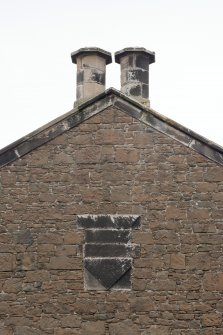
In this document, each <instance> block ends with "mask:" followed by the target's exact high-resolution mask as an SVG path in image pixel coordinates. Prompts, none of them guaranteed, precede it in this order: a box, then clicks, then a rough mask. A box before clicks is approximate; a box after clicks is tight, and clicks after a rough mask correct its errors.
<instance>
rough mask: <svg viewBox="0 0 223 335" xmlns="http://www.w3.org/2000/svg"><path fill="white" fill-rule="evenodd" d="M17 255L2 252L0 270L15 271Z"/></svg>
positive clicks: (0, 254)
mask: <svg viewBox="0 0 223 335" xmlns="http://www.w3.org/2000/svg"><path fill="white" fill-rule="evenodd" d="M14 268H15V256H14V255H13V254H10V253H0V271H13V269H14Z"/></svg>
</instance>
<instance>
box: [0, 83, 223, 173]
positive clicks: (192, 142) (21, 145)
mask: <svg viewBox="0 0 223 335" xmlns="http://www.w3.org/2000/svg"><path fill="white" fill-rule="evenodd" d="M110 106H114V107H116V108H118V109H119V110H121V111H122V112H124V113H127V114H128V115H130V116H132V117H133V118H135V119H137V120H139V121H140V122H142V123H144V124H145V125H147V126H150V127H152V128H154V129H156V130H157V131H159V132H161V133H163V134H165V135H167V136H169V137H171V138H173V139H175V140H176V141H178V142H180V143H182V144H183V145H185V146H186V147H188V148H191V149H192V150H194V151H196V152H198V153H199V154H201V155H203V156H205V157H207V158H209V159H210V160H212V161H214V162H216V163H218V164H219V165H223V148H222V147H221V146H219V145H217V144H215V143H214V142H212V141H209V140H208V139H206V138H204V137H202V136H200V135H199V134H197V133H195V132H193V131H192V130H190V129H189V128H186V127H184V126H182V125H180V124H178V123H177V122H175V121H173V120H171V119H169V118H166V117H164V116H163V115H161V114H159V113H157V112H156V111H154V110H152V109H151V108H148V107H145V106H144V105H142V104H141V103H138V102H137V101H135V100H133V99H131V98H129V97H127V96H126V95H125V94H123V93H121V92H120V91H118V90H116V89H114V88H109V89H107V90H106V91H105V92H103V93H101V94H99V95H97V96H96V97H94V98H92V99H89V100H87V101H85V102H83V103H80V104H79V103H78V102H77V103H76V104H75V106H74V108H73V109H72V110H71V111H69V112H68V113H66V114H63V115H62V116H60V117H58V118H56V119H55V120H53V121H51V122H49V123H47V124H46V125H44V126H43V127H41V128H39V129H37V130H35V131H33V132H31V133H30V134H28V135H26V136H24V137H22V138H21V139H19V140H17V141H16V142H13V143H12V144H9V145H8V146H6V147H5V148H3V149H1V150H0V167H3V166H5V165H7V164H9V163H11V162H13V161H15V160H17V159H18V158H21V157H22V156H24V155H25V154H27V153H29V152H31V151H33V150H34V149H36V148H38V147H40V146H42V145H44V144H45V143H47V142H49V141H50V140H52V139H54V138H56V137H57V136H59V135H61V134H63V133H64V132H66V131H67V130H69V129H72V128H74V127H76V126H78V125H79V124H81V123H82V122H84V121H86V120H88V119H89V118H91V117H93V116H94V115H97V114H98V113H100V112H102V111H103V110H105V109H106V108H108V107H110Z"/></svg>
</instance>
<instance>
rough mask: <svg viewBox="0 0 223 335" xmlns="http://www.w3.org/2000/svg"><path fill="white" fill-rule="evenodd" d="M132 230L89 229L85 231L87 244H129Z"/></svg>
mask: <svg viewBox="0 0 223 335" xmlns="http://www.w3.org/2000/svg"><path fill="white" fill-rule="evenodd" d="M130 234H131V232H130V230H120V229H119V230H115V229H113V230H109V229H106V230H104V229H98V230H93V229H87V230H86V231H85V242H86V243H127V242H128V241H129V239H130Z"/></svg>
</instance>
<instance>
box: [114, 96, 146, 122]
mask: <svg viewBox="0 0 223 335" xmlns="http://www.w3.org/2000/svg"><path fill="white" fill-rule="evenodd" d="M114 106H115V107H117V108H119V109H121V110H123V111H124V112H125V113H127V114H129V115H131V116H132V117H135V118H136V119H139V118H141V116H142V112H143V111H142V109H139V108H138V107H136V106H133V105H132V104H131V103H129V102H127V101H124V100H121V99H117V100H116V101H115V102H114Z"/></svg>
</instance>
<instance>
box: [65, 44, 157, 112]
mask: <svg viewBox="0 0 223 335" xmlns="http://www.w3.org/2000/svg"><path fill="white" fill-rule="evenodd" d="M71 59H72V62H73V63H75V64H77V91H76V98H77V100H78V101H81V100H86V99H90V98H93V97H95V96H96V95H98V94H100V93H102V92H104V90H105V79H106V65H107V64H110V63H111V62H112V57H111V53H110V52H107V51H105V50H102V49H99V48H94V47H93V48H82V49H79V50H77V51H75V52H73V53H72V54H71ZM115 61H116V63H119V64H120V65H121V91H122V92H123V93H124V94H125V95H127V96H129V97H130V98H132V99H135V100H137V101H138V102H140V103H142V104H144V105H147V106H149V65H150V64H152V63H154V62H155V53H154V52H151V51H148V50H146V49H145V48H125V49H123V50H120V51H117V52H116V53H115Z"/></svg>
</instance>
